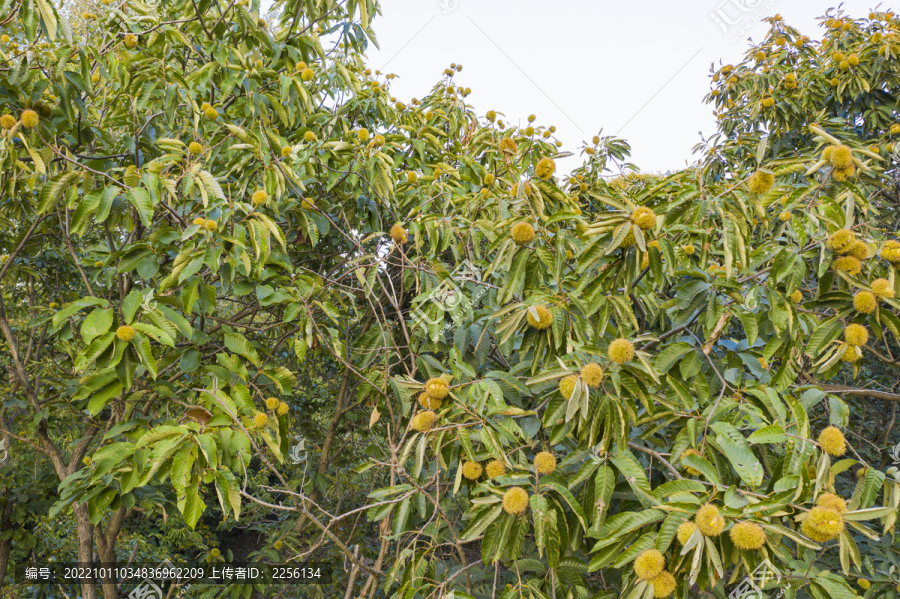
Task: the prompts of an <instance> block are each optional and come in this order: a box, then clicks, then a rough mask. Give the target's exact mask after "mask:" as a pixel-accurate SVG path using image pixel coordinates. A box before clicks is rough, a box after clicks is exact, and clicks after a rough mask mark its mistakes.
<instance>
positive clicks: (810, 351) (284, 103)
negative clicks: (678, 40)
mask: <svg viewBox="0 0 900 599" xmlns="http://www.w3.org/2000/svg"><path fill="white" fill-rule="evenodd" d="M75 6H76V9H71V7H70V10H66V11H64V10H61V9H58V8H56V7H54V6H53V4H52V3H51V2H50V1H49V0H23V1H22V2H18V3H14V2H6V3H5V4H4V5H3V11H4V12H3V14H2V15H0V19H2V22H3V23H4V24H5V25H4V27H6V29H5V31H7V32H8V33H5V34H4V37H3V38H0V42H2V44H3V46H2V48H0V59H2V61H3V62H2V64H0V112H2V113H3V115H2V117H0V125H2V128H3V129H2V137H0V162H2V174H0V183H2V185H0V225H2V226H0V254H2V257H0V284H2V287H0V291H2V292H0V331H2V340H0V365H2V366H3V368H2V370H0V389H2V391H3V396H4V399H3V404H2V411H0V428H2V436H3V439H4V442H5V447H8V448H9V452H10V459H9V460H8V461H7V462H6V463H5V464H3V465H0V471H2V473H3V479H2V482H0V485H2V489H3V493H2V495H3V497H2V499H0V508H2V521H0V587H2V588H3V589H4V591H5V592H7V593H8V594H9V596H12V597H32V596H47V597H50V596H55V595H53V593H54V592H55V590H54V589H52V588H49V587H41V588H33V589H32V588H28V586H27V584H25V583H24V582H23V581H20V580H14V579H13V577H12V576H11V575H10V573H11V572H13V570H12V566H13V564H16V563H26V562H32V561H34V562H46V561H48V560H49V559H51V558H52V559H56V560H60V561H82V562H98V563H105V564H109V563H116V562H118V563H126V562H129V561H137V562H141V561H162V560H164V559H169V560H172V561H187V562H197V561H200V560H206V561H218V562H223V563H225V562H239V561H270V562H273V563H278V562H282V561H287V560H293V561H297V562H303V561H305V560H308V559H315V560H320V561H331V562H333V563H334V564H335V581H334V582H333V583H332V584H331V585H327V586H326V585H319V586H310V587H296V588H295V587H284V586H281V587H270V588H262V587H261V586H260V585H253V584H250V583H235V584H233V585H230V586H229V587H228V588H205V587H204V586H203V585H193V586H192V587H191V588H190V589H189V590H187V596H197V597H201V596H202V597H216V596H229V597H237V596H243V597H245V598H249V597H251V596H252V595H253V594H254V591H256V592H257V593H258V595H257V596H265V597H335V596H344V597H345V598H347V599H349V598H350V597H367V598H369V599H372V598H374V597H409V598H412V597H423V598H424V597H429V598H432V597H433V598H446V597H458V598H459V597H475V598H478V599H483V598H488V597H490V598H491V599H495V598H497V597H500V598H502V599H512V598H513V597H516V598H529V599H532V598H533V599H550V598H553V599H561V598H563V597H565V598H570V599H587V598H595V599H600V598H605V597H615V596H622V597H628V598H629V599H638V598H640V597H646V598H650V597H669V596H673V597H679V598H685V597H696V596H698V594H699V593H701V592H702V591H706V592H709V593H712V594H714V595H715V596H717V597H724V596H725V595H727V594H728V593H729V592H731V590H732V589H733V588H734V586H735V585H737V584H739V583H740V582H741V580H742V579H743V578H744V577H745V576H746V575H748V574H749V573H751V572H753V571H754V570H756V569H757V567H758V566H760V565H761V564H762V563H763V562H764V560H768V561H769V564H770V565H771V566H773V567H774V568H776V569H777V570H778V571H779V573H780V574H781V575H782V576H783V578H782V582H781V584H780V588H781V589H783V590H784V592H785V594H784V596H785V597H788V598H793V597H814V598H816V599H825V598H828V597H838V598H848V597H851V596H853V595H855V594H857V593H859V594H862V593H865V594H866V596H869V597H874V596H878V597H892V596H897V594H898V591H897V588H898V583H900V573H898V572H897V568H896V566H898V565H900V563H898V559H897V552H896V550H895V549H894V547H893V538H894V526H895V522H896V518H897V510H898V505H900V472H898V470H897V467H896V466H897V464H896V463H895V464H892V463H891V462H892V461H893V460H900V456H898V457H897V458H894V455H896V454H897V453H898V452H896V451H895V452H894V453H893V454H892V453H891V452H890V448H891V447H892V446H893V443H894V442H896V440H897V439H896V435H895V434H893V423H894V419H895V416H896V402H897V401H900V394H898V393H897V392H896V389H895V387H896V385H897V381H898V378H900V377H898V366H900V359H898V358H896V357H895V356H897V355H900V353H898V352H900V345H898V339H900V318H898V314H900V303H898V300H897V297H898V293H900V282H898V280H897V278H898V277H897V275H898V265H900V241H898V239H897V229H898V217H897V214H898V205H900V198H898V193H897V174H898V170H897V168H896V163H895V159H896V154H895V152H894V144H895V143H900V141H897V139H898V138H900V117H898V110H897V108H898V107H897V106H896V103H897V99H896V97H897V96H896V93H897V85H898V75H900V42H898V40H900V38H898V35H900V34H898V33H896V31H897V30H898V27H900V19H897V17H896V16H895V15H893V14H892V13H882V12H879V13H873V14H871V15H869V17H868V18H867V19H857V20H854V19H852V18H850V17H849V16H847V15H844V14H842V13H835V14H829V15H828V16H827V17H826V18H825V19H824V21H823V25H824V27H825V30H824V38H823V40H822V41H821V42H818V41H812V40H810V39H809V38H807V37H803V36H802V35H801V34H800V32H798V31H796V30H794V29H792V28H791V27H789V26H788V25H786V24H785V23H784V21H783V20H781V18H780V17H777V16H776V17H773V18H771V19H770V20H769V23H770V26H771V29H770V31H769V33H768V34H767V36H766V38H765V40H764V41H763V42H762V43H761V44H759V45H758V46H754V47H752V48H750V49H749V51H748V54H747V57H746V59H745V60H744V61H743V62H742V63H741V64H739V65H736V66H732V65H726V66H723V67H715V68H714V69H713V72H712V87H713V89H712V91H711V93H710V95H709V97H708V98H707V100H708V101H709V102H710V103H711V104H713V105H714V106H715V108H716V110H717V115H718V117H719V122H720V128H719V131H718V133H717V134H716V135H715V136H713V137H712V138H711V139H709V140H705V141H704V143H702V144H701V145H699V146H698V147H697V152H698V154H699V160H698V162H697V164H695V165H694V166H692V167H690V168H687V169H684V170H681V171H678V172H674V173H669V174H665V175H641V174H637V173H633V172H631V173H629V174H626V175H611V174H610V173H612V172H619V171H620V166H621V165H622V164H623V162H624V161H625V160H626V159H627V156H628V152H629V147H628V145H627V143H626V142H625V141H624V140H621V139H616V138H609V137H604V138H601V137H599V136H598V137H595V138H594V139H593V140H591V142H590V143H587V144H585V145H584V147H582V148H580V149H579V150H578V151H579V152H580V155H581V156H582V157H583V161H582V164H581V165H580V166H579V167H577V168H575V169H573V170H572V172H570V173H568V174H565V175H563V174H562V173H560V172H557V168H556V162H555V161H556V160H559V159H560V158H562V157H565V156H571V154H570V153H567V152H563V151H562V150H561V149H560V147H559V146H560V144H559V142H557V141H556V139H555V138H554V135H553V134H554V132H555V129H554V128H553V127H549V126H546V125H542V124H540V123H539V122H538V120H537V119H536V118H535V117H534V116H530V117H528V119H527V124H523V125H522V126H516V125H512V124H510V123H509V122H505V119H506V117H505V116H504V115H502V114H498V113H496V112H494V111H488V112H487V113H486V114H484V115H482V114H481V113H479V112H476V111H475V109H474V108H473V107H471V106H469V105H467V104H466V102H465V97H466V96H467V95H468V92H469V90H467V89H465V88H464V87H460V86H459V84H458V83H457V79H458V78H459V77H461V75H460V72H461V71H462V66H460V65H452V66H451V67H450V68H448V69H447V70H446V71H445V72H444V76H443V77H442V78H441V80H440V81H439V82H438V83H437V84H436V85H435V86H434V88H433V89H432V90H431V91H429V92H428V93H427V95H425V96H424V97H423V98H422V99H421V100H418V99H411V100H409V101H408V102H407V101H400V100H398V99H396V98H394V97H392V96H391V92H390V83H391V80H392V78H393V76H392V75H387V74H382V73H379V72H377V71H376V72H375V73H372V72H371V71H370V70H369V69H368V68H367V67H366V65H365V62H364V55H363V52H364V50H365V48H366V47H367V46H368V44H370V43H376V38H375V35H374V33H373V31H372V29H371V27H370V25H371V20H372V18H373V17H374V16H375V15H376V14H377V12H378V10H379V8H378V4H377V2H375V1H374V0H349V1H348V2H337V1H336V0H303V1H301V0H281V1H280V2H276V6H275V8H274V11H273V13H272V14H271V15H269V16H268V17H267V18H261V15H260V14H259V12H258V10H259V7H258V1H257V0H253V1H251V2H246V1H245V0H240V1H236V2H224V3H223V2H219V1H213V0H172V1H171V2H160V3H156V4H150V5H148V4H144V3H142V2H140V1H139V0H127V1H120V0H112V1H107V0H103V2H101V3H95V4H92V3H90V2H79V3H78V4H77V5H75ZM262 17H265V15H262ZM898 147H900V146H898ZM860 378H862V379H864V383H861V382H859V379H860ZM888 415H889V416H888ZM876 423H877V424H879V425H880V426H877V427H876V426H875V425H876ZM4 575H5V576H6V578H3V576H4ZM769 584H771V581H770V582H769ZM254 586H255V587H256V588H255V589H254ZM182 590H184V589H182ZM118 592H119V589H117V588H116V582H115V581H114V580H112V579H104V580H103V581H101V583H100V584H98V585H93V584H88V583H85V584H83V585H82V587H81V588H80V589H75V590H74V593H75V594H76V595H77V596H80V597H84V598H87V599H94V598H96V597H99V596H103V597H105V598H106V599H113V598H114V597H116V596H117V593H118Z"/></svg>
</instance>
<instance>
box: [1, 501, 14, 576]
mask: <svg viewBox="0 0 900 599" xmlns="http://www.w3.org/2000/svg"><path fill="white" fill-rule="evenodd" d="M3 494H4V495H6V489H5V488H4V489H3ZM15 505H16V504H15V502H14V501H13V500H12V499H8V500H7V502H6V507H5V508H3V516H2V518H0V536H2V535H3V533H4V532H6V531H7V530H8V529H9V525H10V517H11V516H12V511H13V508H14V507H15ZM11 550H12V537H10V538H8V539H6V540H5V541H2V542H0V589H2V588H3V579H4V578H5V577H6V565H7V564H8V563H9V552H10V551H11Z"/></svg>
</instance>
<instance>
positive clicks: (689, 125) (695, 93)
mask: <svg viewBox="0 0 900 599" xmlns="http://www.w3.org/2000/svg"><path fill="white" fill-rule="evenodd" d="M877 1H878V0H847V1H845V2H844V3H843V4H844V7H845V9H846V10H847V12H848V13H849V14H850V15H851V16H852V17H854V18H864V17H866V16H867V15H868V14H869V11H870V9H872V8H874V6H875V4H876V3H877ZM835 4H837V2H836V1H835V0H828V1H823V0H682V1H681V2H678V1H675V2H670V1H662V0H646V1H644V2H634V1H633V0H616V1H611V0H540V1H539V0H381V5H382V11H383V15H380V16H378V17H376V18H375V19H374V22H373V24H372V27H373V29H374V31H375V34H376V36H377V39H378V42H379V44H380V45H381V49H380V50H378V49H376V48H375V47H374V46H370V49H369V52H368V55H369V61H368V62H369V65H370V67H371V68H372V69H373V70H375V69H381V70H382V71H384V72H389V73H396V74H397V76H398V77H397V79H395V80H394V81H393V82H392V84H391V92H392V95H394V96H396V97H397V99H398V100H400V101H403V102H408V101H409V99H410V98H413V97H418V98H421V97H422V96H424V95H425V94H426V93H427V92H428V90H430V89H431V87H432V85H433V84H434V83H435V82H436V81H437V80H438V79H439V78H440V77H441V74H442V72H443V70H444V69H445V68H447V67H448V66H449V65H450V63H451V62H456V63H460V64H462V65H463V71H462V72H461V73H458V74H457V75H456V77H455V81H456V83H457V84H458V85H462V86H463V87H470V88H472V94H471V95H469V96H468V97H467V98H466V101H467V103H469V104H470V105H472V106H473V107H474V108H475V110H476V112H477V113H478V114H479V115H484V113H485V112H486V111H488V110H490V109H493V110H496V111H497V112H502V113H504V114H505V115H506V118H505V119H504V120H505V121H507V122H510V121H511V122H513V123H525V119H526V118H527V116H528V115H529V114H536V115H537V117H538V119H537V122H536V124H537V125H544V126H549V125H556V127H557V132H556V137H557V138H558V139H560V140H561V141H562V142H563V148H562V149H563V150H569V151H575V149H576V148H577V147H578V146H579V145H580V144H581V142H582V141H583V140H590V138H591V137H592V136H593V135H595V134H597V133H598V132H599V131H600V129H601V128H602V129H603V134H604V135H616V134H618V136H619V137H623V138H625V139H626V140H627V141H628V142H629V143H630V144H631V146H632V149H633V152H632V157H631V160H632V162H634V163H635V164H636V165H638V166H639V167H640V168H641V169H642V170H644V171H664V170H668V169H677V168H680V167H682V166H684V165H685V163H686V162H692V161H693V158H692V154H691V148H692V147H693V146H694V145H695V144H697V143H698V142H699V141H700V137H699V132H703V134H704V135H706V136H708V135H710V134H712V133H713V132H714V131H715V118H714V117H713V115H712V108H711V107H710V106H707V105H705V104H703V102H702V98H703V96H704V95H705V94H706V93H707V92H708V90H709V77H708V75H709V67H710V64H711V63H713V62H715V63H716V64H718V63H719V60H720V59H721V61H722V63H723V64H727V63H737V62H739V61H740V60H741V57H742V56H743V54H744V52H745V51H746V49H747V41H746V40H747V38H748V37H752V38H753V39H754V40H760V39H762V38H763V37H764V36H765V34H766V32H767V31H768V27H769V25H768V23H763V22H757V21H755V20H754V19H753V16H754V15H760V18H762V17H766V16H771V15H774V14H781V15H782V16H784V18H785V20H786V21H787V23H788V24H789V25H791V26H793V27H796V28H797V29H799V30H800V31H801V32H802V33H803V34H804V35H808V36H810V37H811V38H813V39H818V38H819V37H821V29H820V28H819V27H818V23H817V21H816V20H815V19H816V17H819V16H821V15H822V14H824V13H825V11H826V10H827V9H828V8H829V7H831V6H834V5H835ZM442 5H443V8H442ZM767 7H768V8H767ZM889 7H890V5H889V4H888V3H887V2H885V3H884V5H883V6H882V7H881V9H880V10H888V9H889ZM445 8H446V9H449V10H445ZM717 10H718V12H719V17H720V18H725V19H728V20H730V21H732V22H735V24H734V25H733V26H730V27H728V33H727V34H726V33H725V32H724V31H723V29H722V28H720V26H719V25H717V24H716V22H715V20H714V19H713V18H712V16H711V14H712V13H716V12H717ZM735 38H736V39H735ZM385 65H387V67H386V68H383V67H385ZM580 160H581V159H580V158H575V157H572V158H569V159H567V160H566V161H565V162H564V163H563V164H561V165H560V166H561V167H562V169H561V170H563V171H566V170H569V169H570V168H572V167H574V166H575V164H573V161H578V162H580Z"/></svg>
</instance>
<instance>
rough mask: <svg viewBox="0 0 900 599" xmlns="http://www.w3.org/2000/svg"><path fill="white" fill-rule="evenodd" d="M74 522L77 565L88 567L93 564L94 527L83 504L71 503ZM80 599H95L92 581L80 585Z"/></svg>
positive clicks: (95, 586)
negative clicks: (76, 541) (76, 532)
mask: <svg viewBox="0 0 900 599" xmlns="http://www.w3.org/2000/svg"><path fill="white" fill-rule="evenodd" d="M72 511H73V512H75V522H76V523H77V525H78V563H79V564H81V565H83V566H85V567H88V566H92V565H93V563H94V527H93V526H92V525H91V519H90V517H88V507H87V505H85V504H83V503H73V504H72ZM81 599H97V585H95V584H94V581H93V580H86V581H83V582H82V583H81Z"/></svg>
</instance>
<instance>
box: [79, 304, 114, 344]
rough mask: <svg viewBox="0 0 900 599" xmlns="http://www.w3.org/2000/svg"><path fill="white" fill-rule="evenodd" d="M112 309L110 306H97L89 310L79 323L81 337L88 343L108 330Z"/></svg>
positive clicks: (111, 320)
mask: <svg viewBox="0 0 900 599" xmlns="http://www.w3.org/2000/svg"><path fill="white" fill-rule="evenodd" d="M113 316H114V315H113V311H112V309H110V308H106V309H104V308H97V309H95V310H93V311H91V313H90V314H88V315H87V318H85V319H84V322H83V323H82V324H81V337H82V338H83V339H84V342H85V343H90V342H91V341H93V340H94V339H95V338H96V337H98V336H100V335H102V334H103V333H106V332H107V331H109V327H110V326H112V323H113Z"/></svg>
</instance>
